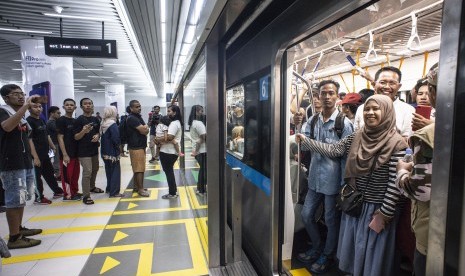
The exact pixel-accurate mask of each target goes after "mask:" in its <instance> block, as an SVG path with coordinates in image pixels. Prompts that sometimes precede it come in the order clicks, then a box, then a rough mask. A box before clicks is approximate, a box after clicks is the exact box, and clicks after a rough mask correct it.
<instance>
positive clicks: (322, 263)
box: [310, 254, 335, 274]
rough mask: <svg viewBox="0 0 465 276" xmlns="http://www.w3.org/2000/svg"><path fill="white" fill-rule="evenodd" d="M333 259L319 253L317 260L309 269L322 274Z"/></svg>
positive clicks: (331, 265) (331, 264)
mask: <svg viewBox="0 0 465 276" xmlns="http://www.w3.org/2000/svg"><path fill="white" fill-rule="evenodd" d="M334 264H335V261H334V259H333V258H332V257H330V256H328V255H325V254H321V256H320V257H319V258H318V260H317V261H316V262H315V263H314V264H313V265H312V267H310V271H311V272H313V273H315V274H323V273H326V272H327V271H328V270H329V269H331V267H333V265H334Z"/></svg>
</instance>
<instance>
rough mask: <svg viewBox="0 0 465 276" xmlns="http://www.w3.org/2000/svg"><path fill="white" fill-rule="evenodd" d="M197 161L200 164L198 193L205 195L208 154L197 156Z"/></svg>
mask: <svg viewBox="0 0 465 276" xmlns="http://www.w3.org/2000/svg"><path fill="white" fill-rule="evenodd" d="M195 160H197V162H198V163H199V166H200V168H199V177H198V179H197V191H199V193H205V186H206V185H207V153H206V152H204V153H199V154H197V155H196V156H195Z"/></svg>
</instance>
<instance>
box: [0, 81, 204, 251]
mask: <svg viewBox="0 0 465 276" xmlns="http://www.w3.org/2000/svg"><path fill="white" fill-rule="evenodd" d="M0 92H1V96H2V98H3V100H4V101H5V103H6V105H3V106H1V107H0V123H1V127H0V152H1V156H2V158H0V180H1V182H2V188H4V189H2V191H3V192H4V194H3V195H2V199H3V198H4V200H3V201H4V202H3V203H4V205H5V207H6V208H5V212H6V217H7V222H8V227H9V233H10V235H9V240H8V243H7V247H8V248H9V249H17V248H27V247H32V246H36V245H39V244H40V243H41V241H40V240H38V239H32V238H29V236H33V235H37V234H40V233H41V232H42V230H41V229H29V228H26V227H25V226H24V225H23V224H22V218H23V212H24V207H25V206H26V202H27V201H28V200H30V199H32V195H33V194H35V198H34V204H41V205H47V204H51V203H52V200H50V199H48V198H47V197H45V196H44V189H43V182H42V178H43V179H45V182H46V183H47V184H48V186H49V187H50V189H51V190H52V192H53V199H57V198H62V199H63V201H64V202H66V201H82V202H83V203H84V204H86V205H92V204H94V201H93V200H92V198H91V193H104V192H106V193H108V195H109V197H116V198H120V197H124V195H123V194H122V193H121V191H120V186H121V165H120V158H121V157H123V156H125V155H124V144H127V148H128V151H129V157H130V160H131V167H132V170H133V182H134V192H136V193H137V194H138V195H139V196H141V197H148V196H150V193H149V191H148V190H147V189H145V188H144V172H145V167H146V148H147V135H148V134H149V133H150V146H149V148H150V150H151V153H152V160H150V161H154V160H155V159H156V158H158V157H159V158H160V162H161V165H162V168H163V171H164V172H165V174H166V176H167V180H168V186H169V193H168V194H166V195H164V196H162V198H163V199H172V198H176V197H177V196H178V194H177V188H176V180H175V177H174V163H175V162H176V160H177V159H178V157H179V156H182V152H181V151H180V149H179V145H180V142H181V136H182V130H183V127H182V125H183V120H182V115H181V111H180V109H179V107H178V106H176V105H172V106H169V107H168V109H167V116H161V114H159V112H160V107H159V106H155V107H154V108H153V111H152V114H151V115H152V116H150V118H149V123H148V124H146V123H145V121H144V119H143V118H142V116H141V110H142V109H141V104H140V102H139V101H137V100H132V101H130V103H129V106H128V107H127V108H126V111H127V114H126V115H124V117H123V116H122V118H121V121H120V122H118V117H119V116H118V112H117V109H116V107H114V106H108V107H105V108H104V110H103V117H100V113H98V114H96V115H97V116H94V115H93V113H94V103H93V101H92V100H91V99H89V98H82V99H81V100H80V102H79V105H80V108H81V109H82V115H80V116H78V117H77V118H75V116H74V112H75V110H76V108H77V105H76V101H75V100H74V99H71V98H68V99H65V100H64V101H63V106H62V108H63V110H64V112H65V114H64V115H63V116H61V111H60V108H59V107H57V106H51V107H50V108H49V109H48V110H47V112H48V116H49V120H48V121H47V122H45V121H44V120H43V119H41V118H40V115H41V113H42V108H43V107H42V103H41V102H40V97H38V96H30V97H26V94H25V93H24V92H23V91H22V89H21V88H20V87H19V86H17V85H14V84H8V85H4V86H3V87H2V88H1V89H0ZM197 109H198V111H197V113H196V115H195V116H193V117H192V118H193V119H194V121H193V122H194V126H193V127H192V129H193V130H194V131H195V133H196V134H194V139H195V143H196V146H195V149H194V152H193V153H192V155H193V156H195V158H196V159H197V160H200V161H199V164H200V166H201V167H204V166H205V165H204V164H205V162H206V156H205V125H204V121H202V120H201V118H202V114H203V108H202V107H201V106H197ZM27 112H28V113H29V116H28V117H27V118H25V115H26V114H27ZM198 121H200V122H202V123H201V124H202V126H203V127H202V126H201V125H200V124H199V123H198ZM196 122H197V123H196ZM191 123H192V122H191ZM162 124H163V126H164V127H163V128H161V127H160V129H161V130H160V132H161V134H160V135H158V134H156V131H157V127H158V126H159V125H162ZM155 147H156V148H158V150H155V149H154V148H155ZM99 153H100V158H102V160H103V163H104V168H105V175H106V187H105V189H104V190H103V189H101V188H99V187H97V186H96V177H97V172H98V170H99ZM51 159H53V163H52V160H51ZM81 167H82V180H81V187H82V193H81V192H79V184H78V181H79V177H80V170H81ZM58 181H60V182H61V187H60V185H58ZM199 183H201V184H199V186H198V187H199V188H198V192H199V193H200V194H204V193H205V184H206V183H205V173H203V172H202V173H200V175H199Z"/></svg>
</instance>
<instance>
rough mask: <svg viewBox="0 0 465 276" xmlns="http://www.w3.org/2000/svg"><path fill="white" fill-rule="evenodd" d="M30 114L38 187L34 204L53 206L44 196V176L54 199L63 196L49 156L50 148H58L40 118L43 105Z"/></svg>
mask: <svg viewBox="0 0 465 276" xmlns="http://www.w3.org/2000/svg"><path fill="white" fill-rule="evenodd" d="M29 113H30V114H31V116H29V117H27V119H26V120H27V122H28V123H29V125H30V126H31V129H32V131H31V135H30V136H29V146H30V147H31V155H32V157H33V158H34V160H33V163H34V171H35V176H36V187H37V189H36V199H35V201H34V204H41V205H47V204H51V203H52V201H50V200H49V199H48V198H46V197H45V196H44V184H43V182H42V176H43V177H44V179H45V182H47V184H48V186H49V187H50V189H52V191H53V198H59V197H62V196H63V190H62V189H61V188H60V187H58V183H57V181H56V179H55V175H54V172H53V166H52V162H51V161H50V158H49V156H48V152H49V151H50V148H51V149H53V150H54V151H56V148H55V145H54V144H53V142H52V139H50V136H49V135H48V132H47V126H46V125H45V122H44V121H42V119H41V118H40V114H42V105H41V104H40V103H37V104H33V105H32V106H31V107H30V108H29Z"/></svg>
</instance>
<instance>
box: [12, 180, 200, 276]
mask: <svg viewBox="0 0 465 276" xmlns="http://www.w3.org/2000/svg"><path fill="white" fill-rule="evenodd" d="M165 189H167V188H149V191H150V193H151V196H150V197H149V198H140V197H136V194H133V197H130V198H123V199H121V200H120V204H121V203H124V202H127V203H128V210H126V211H115V212H81V213H67V214H58V215H56V214H55V215H47V216H35V217H32V218H31V219H30V220H29V221H33V222H40V221H52V220H62V219H70V218H82V217H84V218H88V217H100V216H111V215H115V216H118V215H131V214H141V213H157V212H176V211H183V210H189V209H190V205H191V206H192V207H193V208H198V209H204V208H206V206H204V205H201V204H200V203H199V202H198V200H197V197H196V195H195V192H194V190H193V187H188V188H187V189H186V188H184V187H179V188H178V191H179V195H180V197H179V202H180V206H179V207H173V208H159V209H145V210H131V209H132V208H134V207H131V206H134V205H136V206H137V203H138V202H141V201H150V200H161V199H158V197H159V195H160V190H165ZM127 191H131V190H127ZM187 193H189V195H190V197H189V198H190V203H191V204H189V199H188V196H187ZM115 201H118V199H113V198H112V199H108V198H104V199H96V200H95V202H96V204H95V205H99V204H107V203H114V202H115ZM78 204H82V203H80V202H67V203H62V202H57V203H54V204H52V205H50V207H58V208H60V206H70V205H78ZM206 221H207V220H206V218H190V219H179V220H165V221H151V222H137V223H121V224H110V225H104V224H102V225H88V226H76V227H63V228H48V229H44V231H43V233H42V235H53V234H62V233H76V234H78V233H80V234H79V235H86V233H85V232H87V231H95V230H103V231H105V230H110V229H124V228H131V227H145V226H162V225H173V224H184V226H185V227H186V233H187V240H188V244H189V247H190V256H191V258H192V264H193V267H192V268H190V269H183V270H176V271H170V272H163V273H154V274H151V271H152V263H151V262H152V257H153V249H154V245H153V243H143V244H131V245H118V246H106V247H96V248H80V249H71V250H56V251H49V252H44V253H35V254H24V255H16V256H13V257H11V258H8V259H3V264H4V265H10V264H18V263H23V262H31V261H38V260H46V259H59V258H64V257H72V256H89V255H91V254H92V255H95V254H108V253H112V252H124V251H130V250H136V251H139V252H140V258H139V263H138V266H137V274H136V275H189V276H192V275H205V274H208V265H207V260H206V259H205V256H208V253H207V251H206V250H207V248H208V246H207V240H206V238H207V237H206V235H205V234H204V233H198V232H197V231H198V229H199V228H200V227H201V228H202V229H206V227H207V225H206ZM126 237H127V234H125V233H124V232H122V231H119V230H118V231H117V234H116V235H115V238H114V239H113V242H117V241H120V240H122V239H124V238H126ZM118 265H120V262H119V261H118V260H117V259H115V258H112V257H110V256H107V257H106V259H105V262H104V263H103V266H102V267H101V269H100V274H101V275H104V274H105V273H107V272H108V271H112V270H113V271H115V270H116V271H117V267H118Z"/></svg>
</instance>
